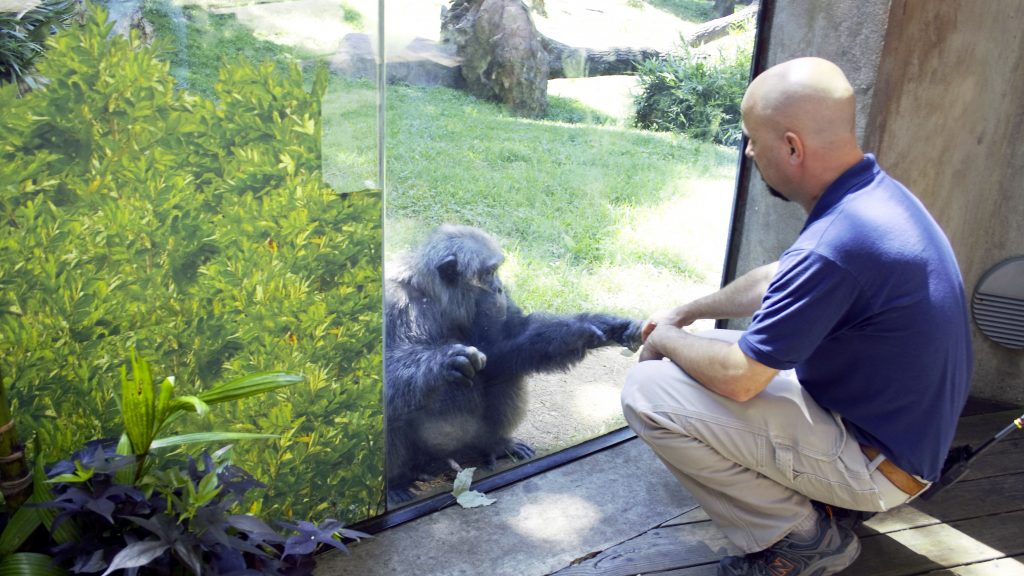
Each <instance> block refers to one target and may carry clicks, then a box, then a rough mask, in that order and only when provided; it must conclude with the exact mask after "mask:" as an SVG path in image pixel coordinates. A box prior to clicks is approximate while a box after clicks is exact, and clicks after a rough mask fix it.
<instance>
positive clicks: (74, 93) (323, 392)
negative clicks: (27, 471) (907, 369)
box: [0, 0, 384, 523]
mask: <svg viewBox="0 0 1024 576" xmlns="http://www.w3.org/2000/svg"><path fill="white" fill-rule="evenodd" d="M110 8H111V17H112V18H114V19H115V20H116V21H117V22H116V23H117V25H118V29H119V30H121V31H123V33H126V34H127V33H130V34H132V39H131V41H129V40H127V39H125V38H124V37H122V36H120V35H117V34H115V35H112V36H109V37H108V35H107V34H106V32H107V30H105V29H104V28H103V27H102V26H101V24H102V22H103V18H104V15H103V13H97V14H96V15H95V16H94V17H93V18H95V20H90V19H87V23H86V24H85V25H74V26H72V27H71V28H70V29H68V30H66V31H64V32H61V33H60V34H58V35H57V36H56V37H55V41H54V43H53V44H52V45H50V46H48V47H47V48H46V50H45V51H44V52H43V53H42V54H41V56H40V57H39V61H38V62H37V66H38V74H39V77H40V78H45V79H46V80H47V82H38V83H36V86H37V87H36V89H35V90H31V91H28V92H27V93H26V94H25V95H24V97H22V98H19V97H18V96H17V91H16V90H15V89H14V88H12V86H10V85H8V86H2V87H0V88H2V91H0V98H2V103H3V109H4V114H3V118H2V120H0V154H2V156H3V164H4V169H3V174H2V176H0V210H2V214H3V224H2V227H0V246H2V250H0V310H2V311H3V314H0V358H2V360H0V378H2V383H3V385H4V387H5V388H6V389H7V390H8V391H9V392H10V393H11V395H12V404H13V405H14V406H15V407H16V419H17V429H18V430H19V431H20V432H21V433H22V435H23V437H25V436H31V435H34V436H35V438H36V441H37V443H38V445H39V447H40V449H41V450H42V457H43V458H44V460H45V461H47V462H52V461H54V460H57V459H62V458H67V457H68V456H69V455H70V453H71V452H72V451H74V450H77V449H78V448H80V447H81V446H82V445H83V444H84V443H85V442H86V441H88V440H91V439H97V438H105V437H110V436H116V434H118V433H119V431H120V429H121V426H122V422H121V420H120V408H119V407H118V405H117V400H116V398H117V396H119V395H120V386H119V383H120V382H121V376H120V375H119V370H120V368H121V367H122V366H124V365H125V364H126V362H127V360H128V358H129V356H130V354H131V353H132V351H133V350H137V351H138V354H139V355H140V356H141V357H143V358H144V359H145V360H146V361H147V362H148V363H149V365H150V366H151V367H152V372H153V378H154V380H155V381H156V382H160V381H161V380H163V378H164V377H166V376H173V377H174V378H175V391H176V392H175V393H176V394H179V395H182V394H196V393H199V392H201V391H203V390H208V389H210V388H211V387H212V386H214V385H216V384H218V383H222V382H225V381H228V380H231V379H234V378H237V377H238V376H241V375H246V374H252V373H257V372H263V371H282V372H292V373H301V374H303V375H304V377H305V378H304V381H303V382H302V383H300V384H298V385H295V386H291V387H289V388H287V389H282V390H278V391H274V392H272V393H270V394H265V395H261V396H257V397H254V398H251V399H247V400H244V401H239V402H229V403H224V404H220V405H217V406H211V408H210V413H209V416H205V417H201V418H200V417H193V418H188V419H186V418H179V419H174V420H171V424H170V425H169V426H168V427H167V428H166V429H164V430H161V434H164V435H172V434H177V433H185V432H202V431H207V430H228V431H234V432H254V433H255V432H258V433H265V434H271V435H273V438H271V439H261V440H248V441H242V442H237V443H235V445H234V446H233V447H232V448H231V451H230V459H231V462H232V463H233V464H235V465H237V466H240V467H241V468H243V469H245V470H247V471H248V472H249V473H251V474H252V475H253V476H255V478H256V479H258V480H259V481H261V482H263V483H265V484H266V485H267V486H266V488H265V489H262V490H254V491H250V492H249V493H248V494H247V496H249V499H248V500H247V501H246V502H245V504H244V506H243V507H242V509H243V510H244V511H250V512H254V513H258V514H260V515H261V516H263V517H264V518H267V519H268V520H270V521H273V520H277V519H284V518H289V517H293V518H297V519H303V520H306V519H308V520H322V519H324V518H327V517H333V518H337V519H340V520H343V521H345V522H346V523H351V522H354V521H357V520H360V519H363V518H366V517H369V516H372V515H375V514H377V513H379V512H380V511H381V508H380V504H381V503H382V501H383V495H382V488H383V465H384V463H383V450H382V448H381V447H382V445H383V411H382V409H381V404H380V397H381V341H380V337H381V313H380V298H381V295H380V285H381V254H380V246H381V201H380V200H381V199H380V194H379V192H377V191H376V190H374V189H373V187H374V186H375V184H374V179H375V174H376V165H377V158H376V151H377V149H376V132H375V129H374V126H375V122H374V120H373V118H374V109H375V106H376V98H375V94H374V92H375V91H374V87H373V86H374V85H373V77H372V76H371V77H370V78H369V79H368V80H367V79H362V80H360V79H351V78H349V77H346V76H340V75H335V74H333V73H332V72H330V71H329V69H328V68H327V67H326V66H321V67H318V66H316V65H315V64H316V62H318V61H328V60H330V58H331V57H333V56H335V55H336V53H337V52H338V50H339V42H340V41H341V40H342V38H344V34H342V32H345V31H349V32H353V33H354V32H355V31H357V30H358V29H359V27H360V26H363V25H365V23H366V22H367V21H370V20H372V21H373V22H375V21H376V18H375V16H374V15H375V12H374V11H366V12H357V11H355V10H354V9H353V8H351V7H350V5H349V4H348V3H346V2H340V1H339V2H333V3H332V2H317V1H308V2H307V1H304V0H294V1H281V2H263V3H260V4H245V5H239V3H237V2H218V1H216V0H214V1H203V2H191V1H179V0H155V1H151V2H150V1H147V2H135V3H130V2H119V3H118V4H117V5H111V6H110ZM370 30H371V31H372V30H374V29H373V28H370ZM150 42H152V45H147V44H148V43H150ZM371 58H372V56H371ZM367 119H368V120H367ZM322 160H323V165H322V163H321V161H322ZM325 174H326V176H325ZM128 370H129V372H130V371H131V367H130V366H129V367H128ZM115 440H116V438H115ZM221 448H223V443H217V444H212V445H198V446H190V447H189V448H188V450H189V453H190V454H195V453H196V452H198V451H199V450H203V449H205V450H208V451H210V452H214V451H216V450H219V449H221ZM169 452H171V453H170V454H161V456H166V457H167V458H169V459H172V460H173V459H175V458H177V459H178V460H179V461H181V462H184V455H183V454H181V453H175V452H173V451H169ZM185 469H186V470H187V468H185Z"/></svg>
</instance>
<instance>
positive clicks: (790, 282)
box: [739, 250, 860, 370]
mask: <svg viewBox="0 0 1024 576" xmlns="http://www.w3.org/2000/svg"><path fill="white" fill-rule="evenodd" d="M859 291H860V284H859V283H858V282H857V279H856V277H854V276H853V275H852V274H851V273H850V272H849V271H847V270H846V269H845V268H843V267H842V266H840V265H839V264H837V263H835V262H834V261H832V260H831V259H829V258H827V257H825V256H822V255H821V254H818V253H816V252H812V251H807V250H801V251H795V252H790V253H787V254H786V255H784V256H783V258H782V259H780V262H779V269H778V271H777V272H776V274H775V277H774V278H772V281H771V283H770V284H769V285H768V291H767V292H766V293H765V296H764V299H763V300H762V301H761V309H760V310H758V312H757V313H756V314H754V318H753V320H752V321H751V324H750V326H749V327H748V328H747V330H746V332H744V333H743V335H742V336H741V337H740V340H739V346H740V349H741V350H743V352H744V353H745V354H746V355H747V356H749V357H750V358H753V359H754V360H756V361H758V362H760V363H761V364H764V365H765V366H769V367H771V368H775V369H777V370H788V369H790V368H793V367H795V366H796V365H797V364H799V363H800V362H801V361H803V360H804V359H805V358H807V357H808V356H810V355H811V353H813V352H814V350H815V348H817V347H818V345H819V344H820V343H821V342H822V341H823V340H824V339H825V338H826V337H828V335H829V334H830V333H831V332H832V330H833V329H834V327H835V326H836V325H837V324H838V323H839V322H840V321H841V319H842V317H843V315H844V314H845V313H846V312H847V310H849V308H850V306H851V305H852V304H853V302H854V301H855V299H856V297H857V294H858V292H859Z"/></svg>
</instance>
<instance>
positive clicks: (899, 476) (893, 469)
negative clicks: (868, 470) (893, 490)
mask: <svg viewBox="0 0 1024 576" xmlns="http://www.w3.org/2000/svg"><path fill="white" fill-rule="evenodd" d="M860 450H861V452H863V453H864V455H865V456H867V457H868V460H874V459H875V458H876V457H877V456H878V455H879V454H880V453H881V452H879V450H878V449H877V448H873V447H871V446H861V447H860ZM877 470H878V471H879V472H881V473H882V476H885V477H886V479H888V480H889V482H892V483H893V486H896V487H897V488H899V489H900V490H902V491H903V492H904V493H905V494H906V495H908V496H917V493H918V492H920V491H921V490H924V489H925V488H927V487H928V484H926V483H924V482H921V481H920V480H918V479H917V478H915V477H914V476H913V475H912V474H909V473H907V472H904V471H903V469H902V468H900V467H899V466H897V465H895V464H893V462H892V460H889V457H888V456H886V457H885V458H884V459H883V460H882V463H881V464H879V465H878V468H877Z"/></svg>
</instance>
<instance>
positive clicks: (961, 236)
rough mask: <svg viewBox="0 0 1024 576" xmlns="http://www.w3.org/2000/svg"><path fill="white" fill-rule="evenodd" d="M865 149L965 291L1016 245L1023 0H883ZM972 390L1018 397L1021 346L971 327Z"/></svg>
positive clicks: (1023, 168)
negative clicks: (931, 222) (917, 212)
mask: <svg viewBox="0 0 1024 576" xmlns="http://www.w3.org/2000/svg"><path fill="white" fill-rule="evenodd" d="M878 76H879V79H878V82H877V88H876V90H875V97H874V106H873V109H872V111H871V115H870V116H871V118H870V121H869V124H868V126H867V131H868V135H869V137H868V142H867V146H868V149H869V150H874V151H875V152H876V153H877V155H878V159H879V162H880V163H881V164H882V165H883V166H885V168H886V170H887V171H888V172H889V173H890V174H892V175H893V176H894V177H896V178H897V179H899V180H900V181H902V182H904V183H905V184H906V185H907V186H908V187H909V188H910V189H911V190H913V191H914V193H915V194H916V195H917V196H918V197H919V198H921V200H922V201H923V202H924V203H925V204H926V205H927V206H928V208H929V210H930V211H931V213H932V214H933V215H934V216H935V219H936V220H938V222H939V224H941V225H942V227H943V229H944V230H945V231H946V234H947V235H948V236H949V239H950V241H951V242H952V244H953V248H954V250H955V251H956V254H957V258H958V260H959V262H960V268H961V271H962V272H963V276H964V284H965V285H966V288H967V291H968V296H970V294H971V293H972V292H973V291H974V287H975V286H976V285H977V283H978V280H979V279H980V277H981V275H982V274H984V272H985V271H986V270H988V269H989V268H990V267H991V266H993V265H995V264H996V263H998V262H1000V261H1001V260H1003V259H1005V258H1008V257H1010V256H1020V255H1024V232H1022V228H1024V144H1022V140H1024V2H1021V1H1020V0H987V1H986V2H961V1H958V0H930V1H928V2H923V1H920V0H894V1H893V6H892V12H891V16H890V20H889V32H888V34H887V37H886V41H885V48H884V51H883V55H882V66H881V68H880V70H879V74H878ZM974 346H975V369H974V385H973V386H974V387H973V392H974V394H976V395H978V396H981V397H985V398H989V399H995V400H1003V401H1008V402H1014V403H1017V404H1024V350H1012V349H1009V348H1004V347H1002V346H1000V345H998V344H996V343H994V342H993V341H991V340H989V339H988V338H987V337H985V336H984V335H983V334H982V333H981V332H980V331H979V330H977V328H974Z"/></svg>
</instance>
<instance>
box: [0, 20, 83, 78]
mask: <svg viewBox="0 0 1024 576" xmlns="http://www.w3.org/2000/svg"><path fill="white" fill-rule="evenodd" d="M78 6H79V4H78V2H77V0H42V1H41V2H40V3H39V4H37V5H36V6H33V7H32V8H30V9H28V10H25V11H24V12H20V13H16V12H2V11H0V83H3V82H10V83H12V84H24V86H25V87H29V88H36V87H38V84H37V82H36V78H35V77H34V76H33V73H32V72H33V66H34V63H35V60H36V58H37V57H38V56H39V55H40V54H42V52H43V48H44V47H45V44H46V40H47V39H48V38H49V37H50V35H51V34H53V33H54V32H56V31H57V30H58V29H60V28H64V27H66V26H67V25H68V23H69V22H70V21H71V19H72V18H73V17H74V16H75V15H76V14H78Z"/></svg>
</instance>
